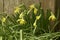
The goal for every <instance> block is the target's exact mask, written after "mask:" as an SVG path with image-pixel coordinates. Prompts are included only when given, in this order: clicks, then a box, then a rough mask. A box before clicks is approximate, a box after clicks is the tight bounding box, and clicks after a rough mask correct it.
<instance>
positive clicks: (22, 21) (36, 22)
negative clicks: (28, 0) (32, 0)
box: [0, 4, 60, 40]
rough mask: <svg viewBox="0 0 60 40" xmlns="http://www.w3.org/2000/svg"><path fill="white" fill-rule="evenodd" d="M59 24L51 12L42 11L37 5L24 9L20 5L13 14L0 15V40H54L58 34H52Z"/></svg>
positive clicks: (59, 33) (23, 6) (22, 5)
mask: <svg viewBox="0 0 60 40" xmlns="http://www.w3.org/2000/svg"><path fill="white" fill-rule="evenodd" d="M58 23H59V21H58V19H57V18H56V17H55V15H54V14H53V13H52V11H51V10H47V12H46V13H44V10H43V9H42V7H41V4H39V5H35V4H33V5H31V6H30V7H28V8H26V7H25V5H24V4H20V5H19V6H18V7H16V9H15V10H14V14H12V15H11V14H10V15H9V14H5V13H1V14H0V39H1V40H56V39H57V38H59V37H60V32H54V31H55V30H54V28H55V27H56V25H57V24H58Z"/></svg>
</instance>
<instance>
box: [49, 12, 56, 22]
mask: <svg viewBox="0 0 60 40" xmlns="http://www.w3.org/2000/svg"><path fill="white" fill-rule="evenodd" d="M49 20H51V21H55V20H56V17H55V15H54V14H53V13H52V12H51V16H50V17H49Z"/></svg>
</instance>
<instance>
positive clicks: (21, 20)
mask: <svg viewBox="0 0 60 40" xmlns="http://www.w3.org/2000/svg"><path fill="white" fill-rule="evenodd" d="M17 22H19V23H20V24H21V25H24V24H26V21H25V20H24V19H18V20H17Z"/></svg>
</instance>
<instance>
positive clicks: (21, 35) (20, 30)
mask: <svg viewBox="0 0 60 40" xmlns="http://www.w3.org/2000/svg"><path fill="white" fill-rule="evenodd" d="M20 40H22V30H20Z"/></svg>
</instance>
